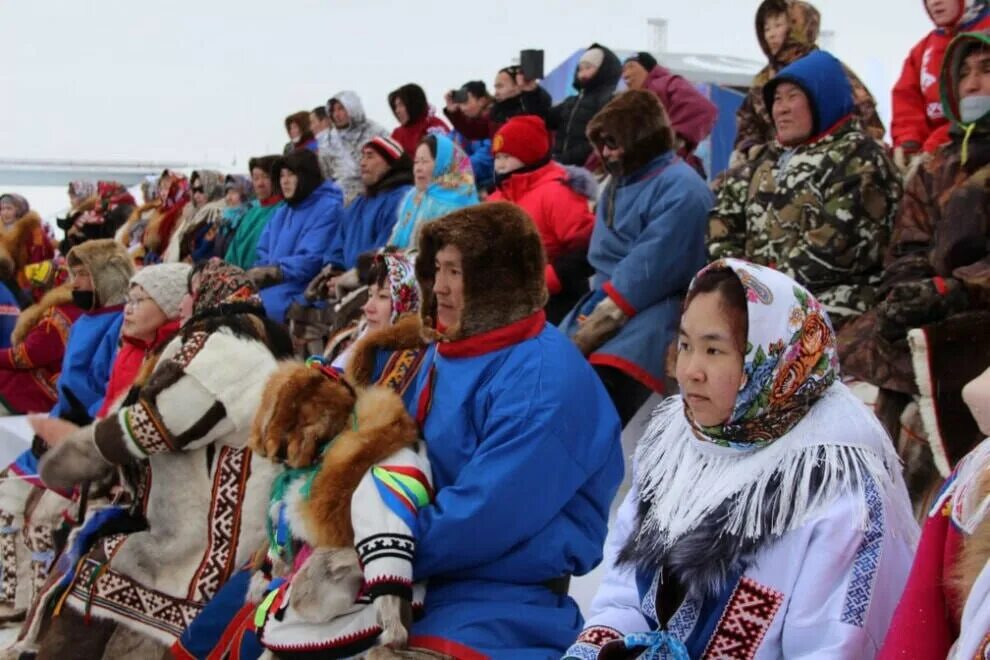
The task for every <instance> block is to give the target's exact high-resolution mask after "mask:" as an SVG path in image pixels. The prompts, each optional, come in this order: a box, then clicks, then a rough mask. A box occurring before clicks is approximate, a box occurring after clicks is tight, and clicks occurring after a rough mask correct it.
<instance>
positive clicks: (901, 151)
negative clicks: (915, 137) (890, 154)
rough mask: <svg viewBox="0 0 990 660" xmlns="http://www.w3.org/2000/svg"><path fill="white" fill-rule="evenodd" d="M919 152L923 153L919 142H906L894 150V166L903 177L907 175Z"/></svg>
mask: <svg viewBox="0 0 990 660" xmlns="http://www.w3.org/2000/svg"><path fill="white" fill-rule="evenodd" d="M919 151H921V145H920V144H918V143H917V142H905V143H903V144H901V145H900V146H899V147H897V148H896V149H894V165H896V166H897V169H899V170H900V171H901V174H902V175H903V174H907V172H908V169H910V167H911V161H912V160H914V157H915V155H917V153H918V152H919Z"/></svg>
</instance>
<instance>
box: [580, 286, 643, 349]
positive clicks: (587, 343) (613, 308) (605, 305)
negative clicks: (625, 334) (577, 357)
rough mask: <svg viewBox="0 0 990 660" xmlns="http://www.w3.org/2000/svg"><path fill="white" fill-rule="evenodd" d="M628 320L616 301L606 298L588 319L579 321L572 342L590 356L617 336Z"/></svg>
mask: <svg viewBox="0 0 990 660" xmlns="http://www.w3.org/2000/svg"><path fill="white" fill-rule="evenodd" d="M628 320H629V317H627V316H626V314H625V312H623V311H622V310H621V309H619V306H618V305H616V304H615V301H613V300H612V299H611V298H609V297H608V296H606V297H605V298H604V299H603V300H602V301H601V302H600V303H598V304H597V305H596V306H595V309H594V310H592V312H591V314H589V315H588V317H587V318H586V319H584V320H579V321H578V325H579V327H578V331H577V332H575V333H574V336H573V337H572V340H573V341H574V343H575V344H577V347H578V350H580V351H581V353H582V354H583V355H590V354H591V353H593V352H594V351H595V349H597V348H598V347H599V346H601V345H602V344H604V343H605V342H606V341H608V340H609V339H611V338H612V337H613V336H615V334H616V333H618V332H619V330H620V329H621V328H622V326H623V325H625V324H626V321H628Z"/></svg>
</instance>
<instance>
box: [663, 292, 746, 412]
mask: <svg viewBox="0 0 990 660" xmlns="http://www.w3.org/2000/svg"><path fill="white" fill-rule="evenodd" d="M738 332H739V331H738V329H737V328H735V327H734V326H733V324H732V319H731V317H730V316H729V313H728V311H727V310H726V306H725V305H724V304H723V299H722V294H721V293H719V292H717V291H713V292H711V293H699V294H698V295H697V296H695V297H694V299H693V300H692V301H691V304H690V305H688V308H687V309H686V310H685V311H684V315H683V316H682V317H681V330H680V337H679V339H678V345H677V383H678V385H680V389H681V394H682V396H683V397H684V400H685V402H686V403H687V405H688V406H689V407H690V408H691V413H692V415H693V416H694V419H695V421H697V422H698V424H701V425H702V426H718V425H720V424H724V423H725V422H727V421H728V420H729V417H730V416H731V415H732V410H733V408H734V407H735V404H736V396H737V395H738V394H739V388H740V387H741V386H742V384H743V354H742V351H741V350H740V344H741V343H744V342H740V341H739V337H738V336H737V333H738Z"/></svg>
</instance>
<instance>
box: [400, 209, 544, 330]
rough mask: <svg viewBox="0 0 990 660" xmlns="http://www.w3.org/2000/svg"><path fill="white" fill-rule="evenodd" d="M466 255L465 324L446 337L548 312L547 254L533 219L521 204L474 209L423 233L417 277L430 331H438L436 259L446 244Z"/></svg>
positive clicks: (456, 213) (455, 214) (447, 218)
mask: <svg viewBox="0 0 990 660" xmlns="http://www.w3.org/2000/svg"><path fill="white" fill-rule="evenodd" d="M448 245H450V246H454V247H456V248H457V249H458V250H460V252H461V258H462V271H463V273H464V309H463V311H462V312H461V321H460V325H459V327H457V328H447V329H446V330H445V337H446V338H448V339H463V338H465V337H472V336H474V335H478V334H480V333H482V332H486V331H488V330H494V329H496V328H500V327H503V326H506V325H508V324H510V323H514V322H515V321H519V320H521V319H524V318H526V317H527V316H529V315H531V314H533V313H534V312H537V311H539V310H541V309H543V306H544V305H545V304H546V301H547V285H546V281H545V279H544V275H543V271H544V268H545V266H546V254H545V253H544V251H543V242H542V241H541V240H540V234H539V232H538V231H537V230H536V226H535V225H534V224H533V221H532V220H531V219H530V218H529V216H528V215H526V212H525V211H523V210H522V209H521V208H519V207H518V206H516V205H515V204H510V203H508V202H492V203H489V204H479V205H477V206H469V207H467V208H463V209H460V210H457V211H454V212H453V213H451V214H449V215H447V216H444V217H443V218H440V219H439V220H435V221H433V222H431V223H429V224H427V225H426V226H425V227H423V229H422V233H421V234H420V238H419V255H418V256H417V257H416V279H417V280H419V290H420V295H421V296H422V297H423V303H422V307H421V314H422V316H423V319H424V323H423V325H424V328H425V329H426V330H427V331H429V329H430V328H433V327H434V323H433V322H434V320H435V319H436V314H437V302H436V298H435V297H434V295H433V282H434V278H435V276H436V265H435V260H436V255H437V252H439V251H440V250H441V249H443V248H444V247H446V246H448Z"/></svg>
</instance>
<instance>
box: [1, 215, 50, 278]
mask: <svg viewBox="0 0 990 660" xmlns="http://www.w3.org/2000/svg"><path fill="white" fill-rule="evenodd" d="M43 227H44V224H43V223H42V221H41V216H40V215H38V214H37V213H35V212H34V211H28V212H27V213H26V214H24V216H23V217H21V218H20V219H19V220H18V221H17V222H15V223H14V225H13V226H12V227H11V228H10V229H6V230H4V231H3V232H0V274H3V275H4V276H6V277H11V276H13V275H16V274H17V273H19V272H20V271H21V270H22V269H23V268H24V267H25V266H27V265H28V264H29V263H30V260H31V247H32V246H31V243H32V241H33V240H34V237H35V236H36V235H37V232H38V231H39V230H43ZM42 234H43V231H42ZM45 240H48V239H47V237H46V238H45Z"/></svg>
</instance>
